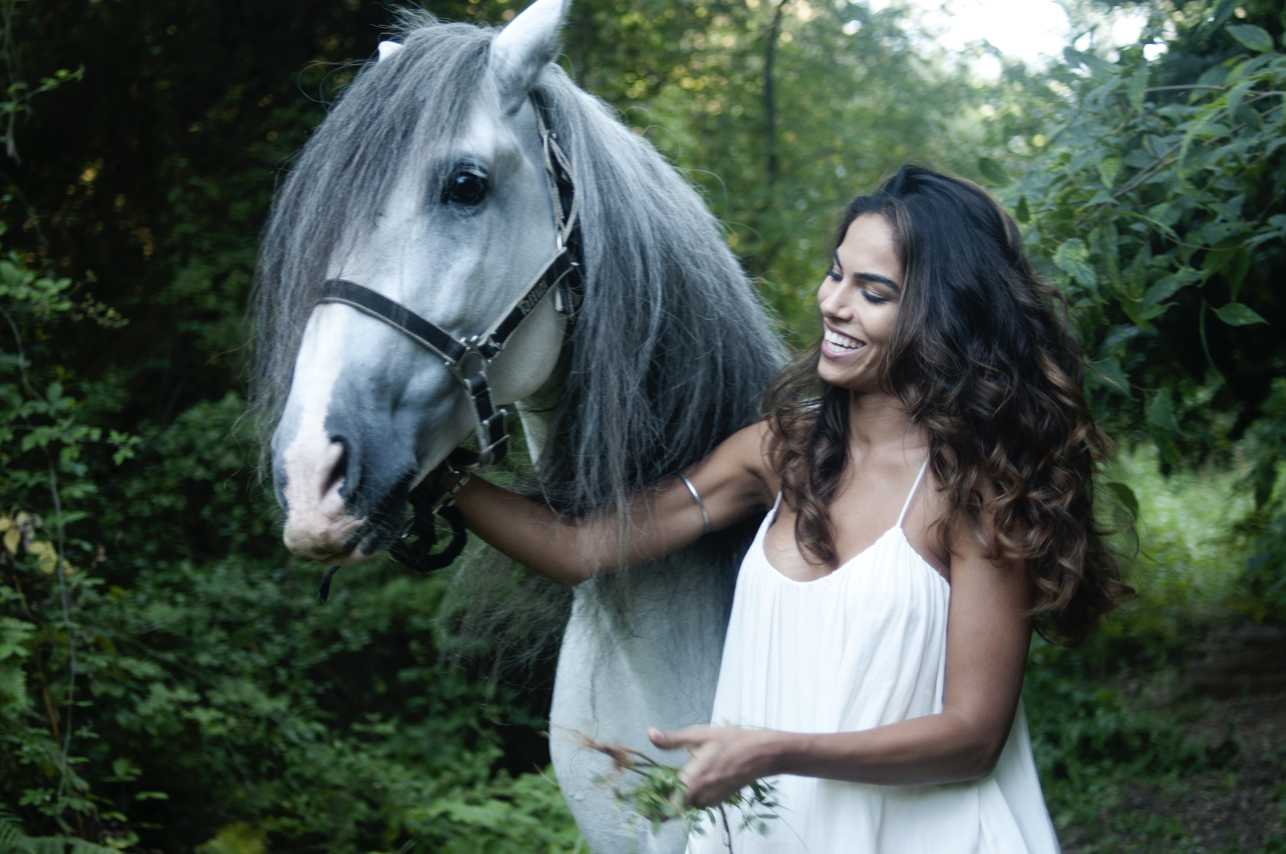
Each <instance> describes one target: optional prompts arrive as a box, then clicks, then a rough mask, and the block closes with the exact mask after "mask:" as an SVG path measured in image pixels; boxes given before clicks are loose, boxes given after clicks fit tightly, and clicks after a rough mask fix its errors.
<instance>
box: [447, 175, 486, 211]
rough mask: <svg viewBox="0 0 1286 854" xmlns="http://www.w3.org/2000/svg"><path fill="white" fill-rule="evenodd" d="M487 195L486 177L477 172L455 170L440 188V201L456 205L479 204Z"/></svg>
mask: <svg viewBox="0 0 1286 854" xmlns="http://www.w3.org/2000/svg"><path fill="white" fill-rule="evenodd" d="M486 195H487V178H486V176H485V175H479V174H478V173H477V172H457V173H455V174H454V175H452V176H451V177H450V178H448V179H447V185H446V186H445V187H443V188H442V203H443V204H447V203H450V202H454V203H455V204H457V205H476V204H480V203H481V202H482V200H483V198H484V197H485V196H486Z"/></svg>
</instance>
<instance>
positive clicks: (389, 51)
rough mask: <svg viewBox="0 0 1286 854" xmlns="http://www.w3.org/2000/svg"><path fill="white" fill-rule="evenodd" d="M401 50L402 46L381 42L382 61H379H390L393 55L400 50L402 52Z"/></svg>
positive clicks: (395, 43)
mask: <svg viewBox="0 0 1286 854" xmlns="http://www.w3.org/2000/svg"><path fill="white" fill-rule="evenodd" d="M401 49H402V46H401V45H400V44H398V43H397V42H380V47H379V51H380V59H379V61H380V62H383V61H384V60H386V59H388V58H389V57H390V56H392V55H393V54H395V53H397V52H398V51H399V50H401Z"/></svg>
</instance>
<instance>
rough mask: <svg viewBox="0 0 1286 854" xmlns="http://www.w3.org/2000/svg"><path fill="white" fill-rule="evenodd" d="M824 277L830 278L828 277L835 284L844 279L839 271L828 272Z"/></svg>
mask: <svg viewBox="0 0 1286 854" xmlns="http://www.w3.org/2000/svg"><path fill="white" fill-rule="evenodd" d="M826 275H828V276H830V277H831V279H833V280H834V281H837V282H838V281H839V280H840V279H842V278H844V274H843V273H841V272H840V271H839V270H830V271H828V272H827V273H826Z"/></svg>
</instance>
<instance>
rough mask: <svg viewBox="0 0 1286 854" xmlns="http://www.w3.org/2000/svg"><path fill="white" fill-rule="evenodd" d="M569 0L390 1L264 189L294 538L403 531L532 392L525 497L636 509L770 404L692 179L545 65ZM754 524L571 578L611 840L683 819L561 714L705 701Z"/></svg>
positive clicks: (312, 551) (294, 542) (602, 734)
mask: <svg viewBox="0 0 1286 854" xmlns="http://www.w3.org/2000/svg"><path fill="white" fill-rule="evenodd" d="M567 11H568V10H567V0H536V2H535V3H533V4H532V5H530V6H529V7H528V8H526V9H525V10H524V11H523V12H522V13H521V14H519V15H518V16H517V17H515V18H514V19H513V20H512V21H511V22H510V23H509V24H508V25H507V26H505V27H504V28H503V29H500V30H495V29H491V28H486V27H479V26H475V25H471V24H460V23H440V22H438V21H437V20H436V19H435V18H433V17H432V16H431V15H429V14H427V13H424V12H418V11H415V12H412V11H406V12H403V13H402V19H401V27H400V30H399V32H398V33H397V34H396V35H395V36H394V37H393V40H390V41H387V42H384V43H382V44H381V45H380V51H379V57H378V59H373V60H372V61H370V62H368V63H366V64H365V65H364V67H363V68H362V70H361V71H360V73H359V74H358V75H357V76H356V78H355V79H354V81H353V82H352V84H351V85H350V86H349V87H348V88H347V90H346V91H345V93H344V94H343V96H342V98H341V99H340V100H339V102H338V103H337V104H336V105H335V106H334V108H333V109H332V110H331V112H330V113H329V115H328V116H327V118H326V119H325V121H324V122H323V123H322V124H321V125H320V126H319V128H318V129H317V130H316V132H315V133H314V135H313V136H312V137H311V139H310V141H309V142H308V143H307V145H306V146H305V147H304V149H303V151H302V152H301V154H300V156H299V158H298V160H297V162H296V164H295V165H294V166H293V168H292V169H291V170H290V174H289V175H288V177H287V178H286V180H285V181H284V183H283V185H282V187H281V188H280V190H279V192H278V193H277V195H276V198H275V199H274V202H273V205H272V209H271V211H270V214H269V219H268V224H267V226H266V227H265V231H264V235H263V239H262V241H261V248H260V256H259V261H258V264H257V268H256V277H255V279H256V280H255V297H254V304H253V306H254V307H253V311H254V317H255V323H256V325H257V332H256V369H255V379H254V401H255V404H254V405H255V406H256V407H257V408H258V409H259V411H260V412H261V413H263V415H264V417H265V419H266V421H267V423H268V424H269V425H270V426H271V427H272V430H271V439H270V441H269V442H268V443H267V449H266V451H265V455H266V457H267V458H268V459H269V461H270V464H271V470H272V481H273V489H274V491H275V493H276V497H277V499H278V502H279V504H280V506H281V508H282V510H283V511H284V532H283V539H284V541H285V543H286V545H287V547H288V548H289V549H290V551H291V552H293V553H294V554H296V555H298V556H300V557H303V558H308V559H310V560H315V561H319V562H321V563H325V564H330V565H332V566H335V565H343V564H348V563H353V562H356V561H359V560H363V559H365V558H367V557H370V556H371V555H374V554H376V553H378V552H380V551H381V550H384V549H388V548H389V547H390V546H393V545H395V544H396V543H397V542H398V538H399V536H401V535H402V532H403V531H404V529H405V528H406V525H407V518H408V511H407V502H408V496H412V497H413V495H414V493H413V492H412V490H413V488H414V487H415V485H416V484H417V483H418V482H419V481H420V480H422V479H423V478H424V477H425V475H426V474H427V473H428V472H430V471H432V470H433V469H434V468H435V467H437V466H438V465H439V464H440V463H441V462H442V461H443V460H444V459H446V458H447V457H448V454H450V453H451V452H452V451H453V449H455V448H457V446H459V445H460V444H461V443H462V441H463V440H465V439H466V438H467V437H468V436H469V434H470V433H471V432H477V433H478V434H479V442H480V443H485V444H486V445H487V446H486V447H482V448H480V451H481V452H482V454H481V456H482V457H483V459H484V461H485V459H487V458H489V457H492V458H493V457H494V456H495V451H496V448H497V446H501V447H502V446H503V442H504V436H503V431H501V432H499V433H497V431H496V424H497V420H499V422H500V423H501V424H503V419H504V416H503V415H502V414H500V413H502V412H503V409H494V410H492V409H486V408H487V407H492V406H493V405H494V406H496V407H501V406H504V405H513V406H514V407H515V408H516V409H517V411H518V416H519V418H520V419H521V422H522V426H523V432H524V434H525V437H526V440H527V446H528V449H529V452H530V454H531V457H532V472H531V475H530V479H529V483H528V489H529V491H530V492H531V493H532V494H535V495H538V496H539V497H541V499H542V500H544V501H547V502H548V503H549V504H550V505H551V506H553V507H554V508H555V509H557V510H558V511H560V512H562V513H567V514H573V515H575V514H584V513H590V512H594V511H597V510H613V509H615V510H618V511H619V510H621V509H623V508H624V507H625V506H626V503H627V501H628V499H629V496H630V495H631V494H633V493H636V492H637V491H638V490H640V489H644V488H647V487H648V486H649V485H651V484H655V483H657V482H659V481H661V480H664V479H665V478H668V477H671V476H673V475H675V474H676V473H677V472H679V471H680V470H681V469H683V468H684V467H685V466H687V465H690V464H691V463H693V462H695V461H697V460H699V459H701V458H702V457H703V456H705V455H706V454H707V453H709V452H710V450H711V449H712V448H713V447H714V446H715V445H716V444H717V443H718V442H719V441H721V440H722V439H724V438H725V437H726V436H728V435H729V434H730V433H731V432H733V431H734V430H736V429H738V428H739V427H741V426H744V425H745V424H747V423H749V422H750V421H752V420H754V419H755V418H756V417H757V412H758V409H757V407H758V398H759V395H760V394H761V393H762V390H763V389H764V387H765V386H766V384H767V382H768V381H769V379H770V378H771V377H772V375H773V374H774V373H775V372H776V371H777V369H778V368H779V366H780V365H781V363H782V360H783V350H782V347H781V344H780V342H779V341H778V339H777V337H776V336H775V335H774V333H773V331H772V329H771V326H770V324H769V322H768V318H767V317H766V314H765V312H764V310H763V307H762V306H761V304H760V302H759V300H758V298H757V297H756V294H755V292H754V288H753V285H752V283H751V282H750V281H749V279H748V278H747V276H746V274H745V273H744V272H743V271H742V269H741V267H740V266H739V264H738V262H737V260H736V258H735V257H734V256H733V254H732V253H731V252H730V250H729V249H728V248H727V246H726V245H725V243H724V241H723V240H722V234H721V230H720V227H719V224H718V222H717V220H716V219H715V218H714V217H713V216H712V215H711V214H710V213H709V211H708V210H707V209H706V207H705V205H704V204H703V202H702V199H701V197H700V196H699V195H698V193H697V192H696V191H695V190H694V189H693V188H692V187H691V186H690V185H689V184H688V183H687V182H686V181H685V180H684V179H683V178H682V177H681V176H680V175H679V174H678V173H677V172H676V170H675V169H674V168H673V167H672V166H670V165H669V164H668V163H667V162H666V161H665V160H664V159H663V158H662V157H661V156H660V155H659V154H658V153H657V152H656V151H655V150H654V149H653V148H652V146H651V145H650V144H649V143H648V142H647V141H646V140H645V139H643V138H642V137H641V136H640V135H637V134H635V133H633V132H631V131H630V130H629V129H628V128H626V127H625V126H623V125H622V124H621V123H620V122H619V121H618V120H617V119H616V118H615V116H614V115H613V114H612V112H611V110H610V109H609V108H608V107H606V106H605V105H604V104H603V103H602V102H600V101H598V100H597V99H595V98H594V97H592V96H591V95H589V94H587V93H585V92H584V91H582V90H581V89H579V88H578V87H577V86H576V85H575V84H574V83H573V82H572V81H571V80H570V79H569V78H568V76H567V75H566V74H565V73H564V72H563V70H562V69H561V68H560V67H559V66H558V65H557V64H556V63H555V59H556V58H557V55H558V52H559V50H560V47H559V44H560V43H559V30H560V28H561V26H562V23H563V21H564V19H565V17H566V15H567ZM551 152H552V155H553V156H551ZM551 160H552V161H553V162H554V165H553V166H552V167H551ZM573 194H574V201H572V203H571V206H570V207H571V209H572V210H574V215H573V216H574V218H575V220H576V225H577V227H576V229H575V230H574V233H573V232H572V231H570V230H569V229H568V228H567V226H568V224H569V221H570V219H571V218H572V217H570V216H569V215H568V214H569V211H568V210H567V209H565V208H564V204H565V203H566V202H567V196H569V195H573ZM569 253H574V255H575V257H574V258H572V259H571V260H568V259H569V257H570V256H569ZM551 259H553V260H558V259H561V264H559V265H555V264H553V260H551ZM552 266H561V267H562V268H563V272H564V273H566V271H567V269H568V268H575V272H576V277H577V278H578V279H579V285H578V286H577V287H575V288H574V289H573V288H569V287H567V281H566V280H562V279H560V280H559V281H553V282H551V281H549V278H548V276H547V275H544V274H545V271H547V270H549V269H550V268H551V267H552ZM542 276H544V278H543V279H542ZM541 281H544V282H545V286H544V287H543V288H542V287H539V286H537V285H533V284H532V283H533V282H535V283H537V284H538V283H540V282H541ZM337 282H338V283H341V285H340V286H341V287H342V288H346V289H347V290H344V291H343V292H342V293H339V292H337V291H336V287H337V286H336V283H337ZM573 291H574V292H573ZM380 307H382V308H380ZM520 309H521V311H519V310H520ZM381 312H383V313H381ZM399 312H400V313H399ZM506 312H509V313H510V314H509V315H506ZM515 312H518V314H519V315H520V316H518V317H517V320H516V321H514V322H513V323H510V324H509V326H508V328H507V332H506V337H505V339H504V340H502V341H500V344H501V346H500V347H499V348H494V347H487V346H484V345H485V344H486V342H485V341H483V340H482V339H481V338H479V337H478V336H479V335H480V333H483V332H484V331H487V330H493V331H494V329H495V328H496V324H497V323H498V322H499V319H500V318H502V317H505V318H510V317H511V316H512V315H514V313H515ZM398 318H400V320H398ZM408 318H411V319H408ZM403 321H404V322H403ZM416 322H419V324H420V325H419V326H416ZM501 325H504V324H501ZM412 327H414V328H412ZM415 329H419V330H421V331H420V333H416V332H415ZM426 329H427V330H428V331H424V330H426ZM434 330H436V332H434ZM430 333H432V335H436V334H438V333H441V339H440V340H439V342H438V343H439V344H440V345H441V346H439V347H436V348H435V347H434V346H432V342H429V341H427V340H425V336H429V337H432V335H431V334H430ZM510 333H511V334H510ZM451 341H454V342H457V344H458V349H461V351H462V352H464V351H467V352H465V355H464V356H462V357H461V359H465V358H471V359H472V360H473V361H472V367H470V368H467V369H466V368H462V367H461V365H462V364H463V362H462V361H461V359H457V360H456V361H455V363H454V364H453V363H452V362H451V357H452V354H450V353H448V354H446V355H445V356H444V354H443V352H442V350H443V348H446V349H451V346H454V345H450V342H451ZM480 341H482V343H481V344H480V343H479V342H480ZM442 342H447V343H442ZM493 343H494V342H493ZM456 355H459V354H456ZM465 373H469V374H470V375H473V374H474V373H476V374H478V375H482V376H484V378H485V380H486V382H485V385H486V393H487V398H486V399H485V400H484V399H482V397H480V396H478V395H477V394H476V389H475V388H473V386H469V382H468V377H465V376H464V374H465ZM462 377H463V378H462ZM466 386H468V387H469V389H473V390H468V389H466ZM484 404H485V407H484ZM484 409H486V411H483V410H484ZM694 512H696V510H695V508H694ZM747 531H748V529H747V528H745V527H742V528H739V529H736V530H733V531H731V532H727V533H720V534H714V535H710V536H707V537H705V538H703V539H702V540H701V541H699V542H698V543H697V545H695V546H693V547H690V548H688V549H685V550H684V551H682V552H680V553H678V554H676V555H673V556H671V557H670V558H667V559H665V560H662V561H657V562H655V563H653V564H649V565H646V566H643V567H639V568H635V569H633V570H630V571H628V572H626V573H622V574H619V575H618V576H612V577H601V578H596V579H592V580H591V581H589V582H586V583H584V584H581V585H579V586H577V587H576V588H575V589H574V592H573V598H572V604H571V608H570V616H569V617H568V618H567V622H566V625H565V629H564V630H563V635H562V642H561V648H560V651H559V659H558V664H557V670H556V675H555V683H554V696H553V702H552V707H551V710H550V723H551V739H550V752H551V757H552V760H553V765H554V769H555V773H556V776H557V779H558V782H559V785H560V787H561V789H562V791H563V793H564V796H565V798H566V800H567V803H568V806H569V808H570V810H571V813H572V815H573V816H574V818H575V820H576V822H577V824H578V826H579V828H580V830H581V832H582V834H583V836H584V837H585V839H586V841H587V842H588V843H589V845H590V847H591V848H592V849H593V850H594V851H596V852H600V854H603V853H604V852H626V851H640V852H656V854H661V852H665V854H669V852H678V851H681V850H682V848H683V846H684V838H683V830H682V828H681V827H678V826H677V823H671V825H672V826H667V827H665V828H664V829H663V831H662V832H661V833H660V834H659V835H656V836H654V835H653V834H652V832H651V830H650V828H648V827H647V826H645V825H646V823H644V822H638V821H634V820H632V819H631V817H630V816H628V815H625V814H623V812H622V808H621V807H620V806H619V805H618V804H617V802H616V799H615V796H614V793H613V791H612V787H611V786H610V785H606V784H605V783H604V778H610V776H611V770H612V769H611V763H610V760H609V759H608V758H607V757H606V756H603V755H601V754H600V753H597V752H595V751H592V750H587V749H585V748H584V747H583V746H582V745H581V744H580V743H578V737H577V736H575V735H573V734H581V735H584V736H586V737H588V738H591V739H593V740H594V741H597V742H600V743H615V744H621V745H624V746H627V747H633V748H637V749H640V750H646V751H649V752H651V753H653V754H656V753H657V752H656V751H655V750H654V749H652V748H650V746H649V745H648V744H647V740H646V728H647V727H648V726H659V727H662V728H665V729H676V728H680V727H683V726H687V725H690V724H695V723H702V722H709V716H710V711H711V708H712V704H713V695H714V688H715V684H716V680H717V676H718V667H719V661H720V656H721V650H722V645H723V636H724V631H725V628H726V624H727V617H728V612H729V608H730V604H731V596H732V588H733V583H734V580H735V573H736V569H737V566H738V564H739V561H740V557H741V554H742V553H743V552H744V549H745V546H746V545H747V544H748V539H749V538H748V536H747ZM465 583H468V579H465ZM658 758H660V759H661V760H663V761H666V760H668V761H670V762H673V763H675V764H681V762H682V761H683V757H682V756H678V755H665V754H660V755H659V756H658Z"/></svg>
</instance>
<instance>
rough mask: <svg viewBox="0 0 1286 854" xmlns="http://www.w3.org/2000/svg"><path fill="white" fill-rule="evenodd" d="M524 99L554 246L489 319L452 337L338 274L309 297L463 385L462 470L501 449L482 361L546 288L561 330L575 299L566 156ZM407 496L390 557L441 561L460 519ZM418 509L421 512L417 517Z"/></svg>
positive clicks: (458, 460)
mask: <svg viewBox="0 0 1286 854" xmlns="http://www.w3.org/2000/svg"><path fill="white" fill-rule="evenodd" d="M531 101H532V105H533V106H534V107H535V111H536V129H537V130H538V131H539V133H540V143H541V156H542V159H543V160H544V167H545V170H544V171H545V180H546V183H547V185H548V188H549V197H550V201H551V202H552V205H553V210H554V241H555V243H554V254H553V256H552V257H550V259H549V260H548V261H546V262H545V264H544V265H543V266H542V267H541V269H540V271H539V272H538V273H536V275H535V276H534V277H533V278H532V280H531V282H530V283H529V284H528V285H527V287H526V288H524V289H523V291H522V293H521V294H519V296H518V298H517V299H515V300H514V301H513V302H512V303H510V305H509V309H508V310H507V311H506V312H505V313H504V314H502V315H501V316H500V318H499V319H498V320H497V321H496V322H495V323H493V324H491V326H490V327H489V328H487V329H486V330H485V331H483V332H481V333H479V334H477V335H471V336H469V337H467V338H456V337H455V336H453V335H452V334H451V333H449V332H447V331H446V330H445V329H443V328H442V327H441V326H438V325H437V324H436V323H434V322H432V321H430V320H426V319H424V318H423V317H420V316H419V315H418V314H416V313H415V312H413V311H411V310H410V309H408V308H406V307H405V306H402V305H399V304H398V303H396V302H394V301H393V300H391V299H389V298H388V297H386V296H384V295H383V294H379V293H377V292H375V291H373V290H371V289H370V288H368V287H365V286H363V285H359V284H357V283H356V282H350V281H348V280H346V279H330V280H328V281H326V282H325V283H323V284H322V290H321V295H320V296H319V297H318V298H317V301H316V302H315V303H314V307H315V306H317V305H321V304H322V303H341V304H343V305H348V306H352V307H353V308H355V309H357V310H358V311H360V312H362V313H364V314H367V315H370V316H371V317H373V318H375V319H376V320H379V321H382V322H384V323H387V324H388V325H389V326H392V327H393V328H394V329H396V330H397V331H399V332H401V333H402V334H403V335H405V336H407V337H408V338H410V339H411V340H412V341H414V342H415V343H416V344H419V345H420V346H421V347H423V348H424V349H426V350H428V351H429V352H430V353H432V354H433V355H435V356H437V357H438V358H439V359H441V360H442V362H443V364H444V365H445V366H446V369H447V370H448V371H450V372H451V375H452V376H454V377H455V378H456V381H457V382H459V383H460V385H461V386H463V387H464V392H465V396H466V397H467V398H468V399H469V402H470V404H471V406H472V407H473V414H474V421H475V428H474V431H475V433H476V435H477V438H478V450H477V451H476V452H475V451H470V450H467V449H465V448H456V449H455V450H454V451H452V452H451V455H450V458H449V459H450V464H451V465H452V466H454V467H455V468H457V469H462V470H472V469H475V468H478V467H480V466H486V465H493V464H495V463H498V462H500V461H501V460H503V459H504V458H505V455H506V454H507V453H508V451H509V433H508V430H507V429H506V427H505V416H506V415H507V412H506V411H505V410H504V409H503V408H501V409H497V408H496V407H495V405H494V404H493V402H492V400H491V386H490V383H489V381H488V379H487V369H488V368H489V367H490V366H491V362H492V360H493V359H495V358H496V356H497V355H499V353H500V351H501V350H503V349H504V348H505V344H507V343H508V341H509V338H510V337H511V336H512V335H513V333H514V332H515V331H516V330H517V329H518V327H519V326H521V325H522V322H523V321H524V320H526V319H527V317H528V316H529V315H530V314H531V313H532V312H533V311H534V310H535V308H536V306H537V305H538V304H539V303H540V301H541V300H542V299H544V297H545V295H546V294H548V293H549V291H550V290H552V289H555V288H557V291H556V292H555V294H554V296H555V308H556V309H557V310H558V311H559V312H560V313H561V314H563V315H564V316H565V317H567V319H568V324H569V325H568V332H569V333H570V331H571V326H570V324H571V323H572V322H573V321H574V319H575V312H576V308H577V307H578V306H579V304H580V298H581V284H582V280H581V269H582V268H581V246H580V218H579V215H578V214H579V205H578V204H577V200H576V190H575V183H574V182H573V180H572V170H571V163H570V161H568V159H567V155H566V153H564V151H563V149H562V147H561V146H560V145H559V144H558V138H557V135H556V134H554V133H553V132H552V131H551V130H550V129H549V121H548V107H547V106H546V104H545V102H544V99H543V98H542V97H541V96H540V95H538V94H537V93H536V92H532V93H531ZM409 498H410V501H411V505H412V507H413V509H414V510H415V515H414V516H413V518H412V519H411V522H410V523H409V525H408V528H407V531H406V532H405V533H403V535H402V538H403V539H402V541H399V542H398V543H397V544H396V545H395V546H394V547H393V548H392V549H391V551H392V553H393V555H394V557H396V558H398V559H399V560H401V561H402V562H403V563H406V564H408V565H410V566H412V568H415V569H421V570H422V571H427V569H435V568H438V567H440V566H445V565H447V564H449V563H450V562H451V561H452V560H454V559H455V557H456V556H457V555H458V554H459V550H460V549H461V548H463V545H464V526H463V520H462V519H459V518H458V517H459V511H458V510H454V508H450V507H447V506H445V505H446V504H448V503H449V499H450V496H449V495H448V496H443V497H439V498H437V499H435V500H431V501H425V500H424V497H422V496H419V495H417V494H416V492H415V491H414V490H413V491H412V492H411V494H410V496H409ZM417 499H420V500H417ZM444 510H447V511H452V510H454V513H451V514H445V513H443V511H444ZM435 514H437V515H443V516H444V518H447V520H448V521H449V522H450V523H451V527H452V528H453V529H454V531H455V536H454V537H453V540H452V542H451V543H450V544H448V546H447V547H446V549H444V550H443V551H442V552H439V553H437V554H430V553H429V548H430V547H431V546H432V545H433V543H434V541H435V539H436V536H435V534H434V532H433V523H432V517H433V516H434V515H435ZM421 516H424V517H426V518H424V519H423V521H421V519H420V517H421ZM409 535H418V536H419V537H420V540H421V542H422V543H423V542H424V541H425V540H427V543H426V544H424V545H423V547H422V548H417V547H415V546H410V547H408V546H407V545H406V544H405V540H406V538H407V537H408V536H409ZM332 573H333V570H332ZM330 575H331V573H327V576H326V579H325V580H324V581H323V583H322V589H321V590H320V591H319V592H318V598H319V599H320V600H321V601H325V599H326V594H327V593H328V592H329V586H330V585H329V582H330Z"/></svg>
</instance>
